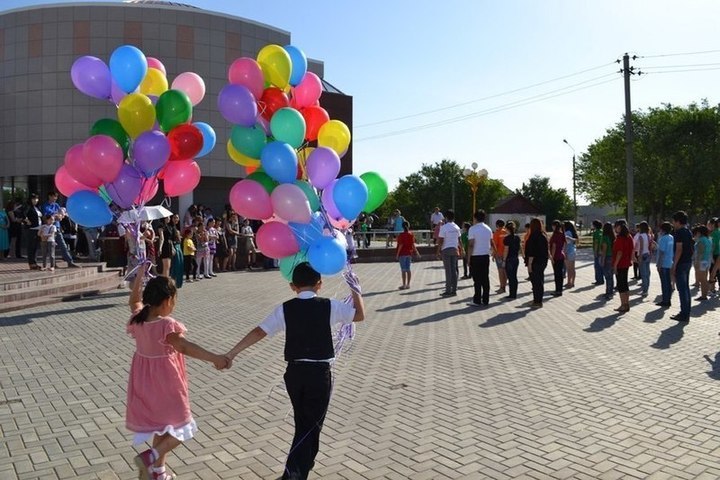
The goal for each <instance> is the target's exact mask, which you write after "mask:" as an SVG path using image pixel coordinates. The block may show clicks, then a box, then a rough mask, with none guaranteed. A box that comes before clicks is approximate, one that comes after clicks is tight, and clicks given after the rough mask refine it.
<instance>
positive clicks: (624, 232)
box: [619, 223, 630, 237]
mask: <svg viewBox="0 0 720 480" xmlns="http://www.w3.org/2000/svg"><path fill="white" fill-rule="evenodd" d="M619 236H620V237H628V236H630V229H629V228H628V226H627V223H621V224H620V235H619Z"/></svg>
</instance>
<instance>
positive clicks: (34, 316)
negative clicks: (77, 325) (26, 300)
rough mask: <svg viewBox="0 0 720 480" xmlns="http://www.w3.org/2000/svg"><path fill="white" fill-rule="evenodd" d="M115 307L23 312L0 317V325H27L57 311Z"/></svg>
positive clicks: (97, 306) (100, 306)
mask: <svg viewBox="0 0 720 480" xmlns="http://www.w3.org/2000/svg"><path fill="white" fill-rule="evenodd" d="M114 307H117V305H109V304H105V305H88V306H86V307H76V308H71V309H69V310H62V311H59V312H58V311H51V312H41V313H25V314H22V315H15V316H12V317H5V318H0V327H14V326H17V325H27V324H28V323H32V322H33V321H35V320H40V319H41V318H46V317H52V316H54V315H57V314H58V313H62V314H68V313H70V314H72V313H80V312H92V311H95V310H107V309H108V308H114Z"/></svg>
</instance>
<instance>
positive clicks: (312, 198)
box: [295, 180, 320, 212]
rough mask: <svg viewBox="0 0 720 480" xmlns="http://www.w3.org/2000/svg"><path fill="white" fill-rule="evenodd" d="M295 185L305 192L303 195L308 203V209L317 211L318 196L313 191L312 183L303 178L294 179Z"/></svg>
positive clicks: (318, 206) (318, 204)
mask: <svg viewBox="0 0 720 480" xmlns="http://www.w3.org/2000/svg"><path fill="white" fill-rule="evenodd" d="M295 185H297V186H298V187H300V189H301V190H302V191H303V193H304V194H305V197H306V198H307V201H308V203H309V204H310V210H311V211H313V212H315V211H317V210H318V209H319V208H320V198H319V197H318V195H317V193H316V192H315V189H313V187H312V185H310V184H309V183H308V182H306V181H305V180H295Z"/></svg>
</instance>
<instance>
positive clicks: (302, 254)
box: [279, 250, 307, 283]
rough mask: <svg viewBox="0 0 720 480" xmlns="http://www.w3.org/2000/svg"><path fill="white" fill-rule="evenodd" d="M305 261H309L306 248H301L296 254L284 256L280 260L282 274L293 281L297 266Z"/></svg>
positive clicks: (289, 280)
mask: <svg viewBox="0 0 720 480" xmlns="http://www.w3.org/2000/svg"><path fill="white" fill-rule="evenodd" d="M304 262H307V251H304V250H300V251H299V252H298V253H296V254H295V255H289V256H287V257H283V258H281V259H280V262H279V267H280V274H281V275H282V276H283V278H284V279H285V280H287V281H288V282H290V283H292V275H293V272H294V271H295V267H297V266H298V265H300V264H301V263H304Z"/></svg>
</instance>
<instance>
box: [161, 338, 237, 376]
mask: <svg viewBox="0 0 720 480" xmlns="http://www.w3.org/2000/svg"><path fill="white" fill-rule="evenodd" d="M166 341H167V343H169V344H170V345H172V347H173V348H174V349H175V350H177V351H178V352H180V353H182V354H183V355H187V356H188V357H192V358H197V359H198V360H203V361H205V362H211V363H213V364H215V368H217V369H218V370H221V369H223V368H227V367H228V365H229V363H230V361H229V359H227V358H225V357H224V356H222V355H217V354H215V353H212V352H209V351H207V350H205V349H204V348H202V347H201V346H200V345H197V344H195V343H193V342H191V341H189V340H187V339H186V338H185V337H183V336H182V335H181V334H180V333H175V332H174V333H171V334H169V335H168V336H167V338H166Z"/></svg>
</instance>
